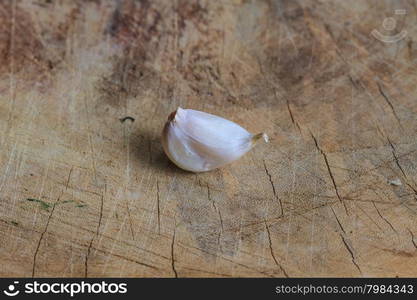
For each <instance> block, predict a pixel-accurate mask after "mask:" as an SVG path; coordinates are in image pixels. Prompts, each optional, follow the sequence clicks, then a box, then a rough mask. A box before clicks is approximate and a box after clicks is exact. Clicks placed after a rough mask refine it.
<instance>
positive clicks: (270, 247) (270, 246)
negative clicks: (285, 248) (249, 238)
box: [264, 221, 289, 278]
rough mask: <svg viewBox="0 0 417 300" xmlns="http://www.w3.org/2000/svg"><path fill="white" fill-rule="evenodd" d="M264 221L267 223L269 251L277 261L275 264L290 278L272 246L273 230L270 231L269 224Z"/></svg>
mask: <svg viewBox="0 0 417 300" xmlns="http://www.w3.org/2000/svg"><path fill="white" fill-rule="evenodd" d="M264 223H265V229H266V232H267V234H268V242H269V251H270V253H271V257H272V259H273V261H274V262H275V264H276V265H277V267H278V268H279V269H280V270H281V272H282V273H283V274H284V276H285V277H287V278H289V276H288V273H287V271H285V269H284V267H283V266H282V265H281V264H280V263H279V262H278V260H277V258H276V257H275V254H274V249H273V248H272V240H271V232H270V231H269V228H268V225H267V224H266V221H264Z"/></svg>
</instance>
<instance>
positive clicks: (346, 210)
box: [310, 131, 349, 215]
mask: <svg viewBox="0 0 417 300" xmlns="http://www.w3.org/2000/svg"><path fill="white" fill-rule="evenodd" d="M310 134H311V136H312V138H313V140H314V144H315V145H316V148H317V150H318V151H319V152H320V153H321V155H322V156H323V158H324V162H325V163H326V167H327V171H328V172H329V175H330V179H331V180H332V183H333V187H334V190H335V192H336V196H337V198H338V199H339V201H340V202H341V203H342V204H343V207H344V208H345V212H346V214H347V215H349V211H348V209H347V206H346V204H345V202H344V201H343V200H342V197H341V196H340V194H339V190H338V188H337V185H336V180H335V179H334V176H333V172H332V169H331V168H330V164H329V161H328V159H327V155H326V152H324V151H323V150H322V149H321V148H320V146H319V144H318V142H317V139H316V137H315V136H314V135H313V133H312V132H311V131H310Z"/></svg>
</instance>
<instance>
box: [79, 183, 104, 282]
mask: <svg viewBox="0 0 417 300" xmlns="http://www.w3.org/2000/svg"><path fill="white" fill-rule="evenodd" d="M106 191H107V185H106V184H105V185H104V194H102V195H101V203H100V214H99V219H98V224H97V227H96V232H95V234H94V235H93V237H92V238H91V240H90V243H89V245H88V248H87V254H86V255H85V261H84V277H85V278H87V277H88V258H89V257H90V251H91V247H92V245H93V241H94V239H95V238H96V237H98V235H99V230H100V227H101V221H102V219H103V205H104V195H105V194H106Z"/></svg>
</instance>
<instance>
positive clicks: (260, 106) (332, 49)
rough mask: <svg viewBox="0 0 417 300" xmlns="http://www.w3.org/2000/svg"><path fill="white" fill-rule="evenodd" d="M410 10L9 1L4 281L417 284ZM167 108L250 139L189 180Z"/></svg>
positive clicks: (5, 21) (0, 188)
mask: <svg viewBox="0 0 417 300" xmlns="http://www.w3.org/2000/svg"><path fill="white" fill-rule="evenodd" d="M416 18H417V3H416V1H377V0H372V1H371V0H369V1H355V2H350V1H343V0H337V1H336V0H335V1H243V0H242V1H233V0H227V1H226V0H225V1H193V0H190V1H182V0H179V1H163V0H159V1H129V0H126V1H81V0H79V1H44V0H33V1H11V0H10V1H1V4H0V26H1V31H0V54H1V55H0V90H1V93H0V265H1V268H0V276H13V277H17V276H28V277H30V276H44V277H49V276H65V277H67V276H68V277H73V276H77V277H82V276H88V277H90V276H91V277H92V276H112V277H118V276H134V277H138V276H140V277H173V276H175V277H177V276H178V277H195V276H198V277H230V276H233V277H272V276H274V277H275V276H276V277H281V276H288V277H298V276H354V277H356V276H410V277H415V276H417V263H416V262H417V218H416V210H417V131H416V130H417V84H416V80H417V72H416V70H417V69H416V61H417V41H416V39H417V30H416V26H415V25H416ZM178 106H181V107H183V108H193V109H197V110H203V111H206V112H209V113H213V114H217V115H219V116H222V117H225V118H228V119H230V120H232V121H234V122H237V123H238V124H240V125H242V126H244V127H245V128H247V129H248V130H249V131H251V132H253V133H257V132H262V131H265V132H267V133H268V135H269V136H270V138H271V141H270V143H269V144H262V143H261V144H259V145H258V146H257V147H256V148H255V149H254V150H253V151H251V152H250V153H248V154H247V155H246V156H244V157H243V158H242V159H240V160H239V161H237V162H235V163H233V164H231V165H230V166H227V167H224V168H222V169H219V170H215V171H212V172H207V173H200V174H193V173H188V172H185V171H182V170H180V169H178V168H177V167H175V166H174V165H173V164H172V163H170V162H169V161H168V159H167V157H166V156H165V154H164V153H163V150H162V147H161V144H160V132H161V129H162V127H163V124H164V122H165V120H166V118H167V116H168V114H169V113H170V112H172V111H174V110H175V109H176V108H177V107H178Z"/></svg>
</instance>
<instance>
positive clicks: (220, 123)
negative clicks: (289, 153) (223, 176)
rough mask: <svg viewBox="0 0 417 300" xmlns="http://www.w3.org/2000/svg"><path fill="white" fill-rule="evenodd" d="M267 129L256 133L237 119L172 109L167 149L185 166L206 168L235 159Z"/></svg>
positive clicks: (165, 135)
mask: <svg viewBox="0 0 417 300" xmlns="http://www.w3.org/2000/svg"><path fill="white" fill-rule="evenodd" d="M260 138H263V139H264V140H265V141H266V142H268V136H267V135H266V134H265V133H260V134H257V135H253V134H251V133H249V132H248V131H247V130H246V129H244V128H242V127H241V126H239V125H237V124H236V123H234V122H232V121H229V120H226V119H223V118H221V117H218V116H215V115H212V114H208V113H205V112H202V111H198V110H193V109H182V108H180V107H179V108H178V109H177V110H176V111H175V112H173V113H171V115H170V116H169V117H168V121H167V123H166V124H165V127H164V130H163V132H162V146H163V148H164V151H165V153H166V154H167V156H168V157H169V158H170V159H171V161H172V162H174V163H175V164H176V165H177V166H178V167H180V168H181V169H184V170H187V171H191V172H204V171H210V170H213V169H216V168H219V167H221V166H223V165H225V164H228V163H231V162H233V161H235V160H237V159H238V158H240V157H241V156H242V155H244V154H245V153H246V152H248V151H249V150H250V149H251V148H252V147H253V146H254V145H255V143H256V141H258V140H259V139H260Z"/></svg>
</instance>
